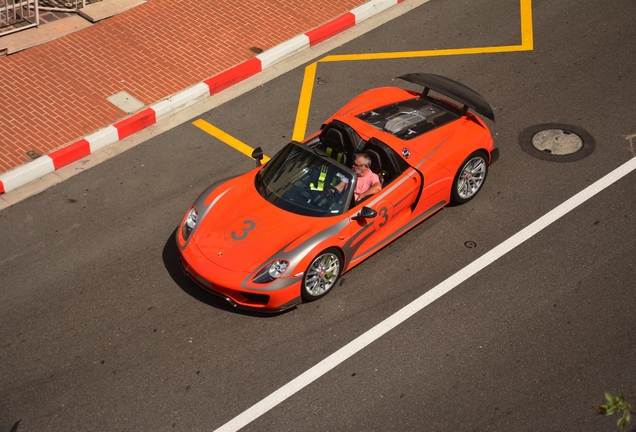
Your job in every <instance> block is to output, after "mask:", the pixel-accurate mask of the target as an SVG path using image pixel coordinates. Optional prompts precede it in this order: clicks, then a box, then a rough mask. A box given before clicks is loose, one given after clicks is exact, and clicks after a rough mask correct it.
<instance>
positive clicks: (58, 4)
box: [0, 0, 90, 36]
mask: <svg viewBox="0 0 636 432" xmlns="http://www.w3.org/2000/svg"><path fill="white" fill-rule="evenodd" d="M89 1H90V0H89ZM86 3H87V0H0V36H6V35H8V34H10V33H15V32H17V31H21V30H25V29H28V28H31V27H37V26H39V25H40V24H41V23H40V11H45V12H64V13H77V12H78V11H79V10H80V9H81V8H83V7H85V6H86Z"/></svg>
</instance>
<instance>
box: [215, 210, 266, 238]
mask: <svg viewBox="0 0 636 432" xmlns="http://www.w3.org/2000/svg"><path fill="white" fill-rule="evenodd" d="M262 233H263V222H261V220H260V219H259V218H257V217H256V216H253V215H245V216H242V217H239V218H236V219H234V220H233V221H231V222H230V223H229V224H227V226H226V227H225V234H224V236H225V241H226V242H228V243H229V244H233V245H236V244H240V245H241V246H247V245H248V244H250V243H252V242H253V241H255V240H257V239H258V238H259V237H260V236H261V234H262Z"/></svg>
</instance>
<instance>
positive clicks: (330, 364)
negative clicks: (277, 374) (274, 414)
mask: <svg viewBox="0 0 636 432" xmlns="http://www.w3.org/2000/svg"><path fill="white" fill-rule="evenodd" d="M635 169H636V158H632V159H630V160H629V161H627V162H626V163H624V164H623V165H621V166H620V167H618V168H616V169H615V170H614V171H612V172H610V173H609V174H607V175H606V176H605V177H603V178H601V179H600V180H598V181H596V182H594V183H593V184H591V185H590V186H588V187H587V188H585V189H583V190H582V191H581V192H579V193H578V194H576V195H574V196H573V197H572V198H570V199H568V200H567V201H565V202H564V203H563V204H561V205H559V206H558V207H556V208H554V209H553V210H551V211H550V212H548V213H546V214H545V215H544V216H542V217H541V218H539V219H537V220H536V221H534V222H533V223H532V224H530V225H528V226H527V227H526V228H524V229H522V230H521V231H519V232H518V233H517V234H515V235H513V236H512V237H510V238H509V239H507V240H505V241H504V242H502V243H500V244H499V245H498V246H496V247H495V248H494V249H491V250H490V251H489V252H487V253H485V254H484V255H482V256H481V257H479V258H478V259H476V260H475V261H473V262H472V263H470V264H469V265H467V266H466V267H464V268H463V269H461V270H460V271H458V272H457V273H455V274H454V275H452V276H451V277H449V278H448V279H446V280H445V281H443V282H441V283H440V284H439V285H437V286H436V287H434V288H433V289H431V290H430V291H427V292H426V293H425V294H423V295H422V296H420V297H418V298H417V299H415V300H414V301H413V302H411V303H409V304H408V305H406V306H405V307H403V308H402V309H400V310H399V311H397V312H396V313H394V314H393V315H391V316H390V317H388V318H387V319H385V320H384V321H382V322H381V323H379V324H378V325H376V326H375V327H373V328H371V329H370V330H368V331H367V332H365V333H363V334H362V335H360V336H358V337H357V338H356V339H354V340H353V341H351V342H349V343H348V344H347V345H345V346H343V347H342V348H340V349H339V350H338V351H336V352H335V353H333V354H331V355H330V356H329V357H327V358H325V359H324V360H322V361H321V362H320V363H318V364H317V365H315V366H314V367H312V368H311V369H309V370H307V371H306V372H304V373H302V374H301V375H299V376H298V377H297V378H295V379H294V380H292V381H290V382H289V383H287V384H285V385H284V386H282V387H281V388H279V389H278V390H276V391H275V392H274V393H272V394H270V395H269V396H267V397H266V398H265V399H263V400H261V401H260V402H258V403H256V404H255V405H253V406H252V407H251V408H249V409H247V410H246V411H243V412H242V413H241V414H239V415H238V416H236V417H234V418H233V419H232V420H230V421H229V422H227V423H225V424H224V425H223V426H221V427H220V428H218V429H217V432H229V431H238V430H239V429H241V428H242V427H243V426H246V425H248V424H249V423H251V422H252V421H254V420H256V419H257V418H258V417H260V416H262V415H263V414H265V413H266V412H267V411H269V410H271V409H272V408H274V407H275V406H276V405H278V404H280V403H281V402H283V401H284V400H286V399H287V398H289V397H291V396H292V395H294V394H295V393H296V392H298V391H300V390H301V389H303V388H304V387H306V386H307V385H309V384H311V383H312V382H313V381H315V380H317V379H318V378H320V377H321V376H323V375H324V374H326V373H327V372H329V371H330V370H331V369H333V368H335V367H336V366H338V365H339V364H340V363H342V362H344V361H345V360H347V359H348V358H349V357H351V356H353V355H354V354H356V353H357V352H358V351H360V350H362V349H363V348H365V347H366V346H367V345H370V344H371V343H372V342H374V341H375V340H377V339H379V338H380V337H382V336H383V335H384V334H386V333H388V332H389V331H391V330H393V329H394V328H395V327H397V326H398V325H400V324H402V323H403V322H404V321H406V320H407V319H409V318H410V317H411V316H413V315H415V314H416V313H417V312H419V311H421V310H422V309H424V308H425V307H426V306H428V305H429V304H431V303H432V302H434V301H435V300H437V299H438V298H440V297H442V296H443V295H444V294H446V293H448V292H449V291H451V290H452V289H453V288H455V287H456V286H457V285H459V284H461V283H462V282H464V281H465V280H467V279H468V278H470V277H471V276H473V275H474V274H476V273H477V272H479V271H480V270H482V269H483V268H485V267H487V266H488V265H490V264H492V263H493V262H495V261H496V260H498V259H499V258H501V257H502V256H504V255H505V254H507V253H508V252H510V251H511V250H513V249H514V248H516V247H517V246H519V245H520V244H521V243H523V242H525V241H526V240H528V239H529V238H531V237H532V236H534V235H535V234H537V233H539V232H540V231H542V230H543V229H544V228H546V227H547V226H549V225H550V224H552V223H553V222H555V221H557V220H558V219H560V218H561V217H563V216H565V215H566V214H567V213H569V212H570V211H572V210H574V209H575V208H577V207H578V206H580V205H581V204H583V203H584V202H585V201H587V200H588V199H590V198H592V197H593V196H594V195H596V194H597V193H599V192H601V191H602V190H604V189H606V188H607V187H609V186H610V185H612V184H613V183H615V182H616V181H618V180H620V179H621V178H623V177H625V176H626V175H627V174H629V173H630V172H632V171H634V170H635Z"/></svg>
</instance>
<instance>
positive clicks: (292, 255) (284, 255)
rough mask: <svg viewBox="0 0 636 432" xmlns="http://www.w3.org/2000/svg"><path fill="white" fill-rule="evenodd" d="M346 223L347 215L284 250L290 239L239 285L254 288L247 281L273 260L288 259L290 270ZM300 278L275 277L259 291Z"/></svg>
mask: <svg viewBox="0 0 636 432" xmlns="http://www.w3.org/2000/svg"><path fill="white" fill-rule="evenodd" d="M343 216H345V215H343ZM348 225H349V217H348V216H346V217H344V218H343V219H342V220H341V221H340V222H338V223H336V224H335V225H332V226H330V227H329V228H327V229H324V230H322V231H320V232H319V233H316V234H314V235H313V236H311V237H310V238H308V239H307V240H305V241H304V242H303V243H302V244H300V245H299V246H298V247H296V248H294V249H293V250H291V251H287V252H285V249H287V248H288V247H289V245H290V244H292V243H293V242H294V241H296V239H294V240H292V241H290V242H289V243H287V245H285V246H284V247H283V248H282V249H280V250H279V251H278V252H276V253H275V254H273V255H272V256H270V257H269V258H268V259H267V260H265V261H263V262H262V263H261V264H260V265H259V266H258V267H257V268H255V269H254V271H253V272H252V273H250V274H249V275H248V276H247V277H246V278H245V279H244V280H243V282H242V283H241V286H242V287H243V288H245V289H248V290H250V291H253V290H254V288H253V287H249V288H248V287H247V283H248V282H249V281H251V280H252V278H253V277H254V274H255V273H257V272H258V271H260V270H261V269H262V268H263V267H265V266H266V265H268V264H269V263H271V262H272V261H274V260H285V261H288V262H289V270H290V271H293V270H295V269H296V267H297V266H298V264H299V263H300V261H302V259H303V258H305V257H306V256H307V255H308V254H309V253H310V252H311V251H312V250H313V249H314V248H315V247H316V246H317V245H319V244H320V243H322V242H323V241H325V240H327V239H329V238H332V237H333V236H335V235H337V234H338V233H339V232H340V231H342V230H343V229H344V228H345V227H347V226H348ZM302 271H303V272H304V271H305V269H302ZM300 280H302V277H300V278H288V277H285V278H279V279H276V280H275V281H273V282H271V283H270V284H264V285H263V288H262V289H259V291H264V292H267V291H277V290H279V289H282V288H287V287H288V286H290V285H293V284H295V283H297V282H299V281H300Z"/></svg>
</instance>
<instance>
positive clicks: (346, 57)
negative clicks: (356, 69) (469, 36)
mask: <svg viewBox="0 0 636 432" xmlns="http://www.w3.org/2000/svg"><path fill="white" fill-rule="evenodd" d="M515 51H525V48H523V46H522V45H510V46H499V47H479V48H458V49H442V50H426V51H402V52H389V53H370V54H343V55H334V56H327V57H324V58H322V59H320V60H319V62H321V63H323V62H324V63H327V62H339V61H356V60H387V59H402V58H416V57H443V56H452V55H467V54H492V53H504V52H515Z"/></svg>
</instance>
